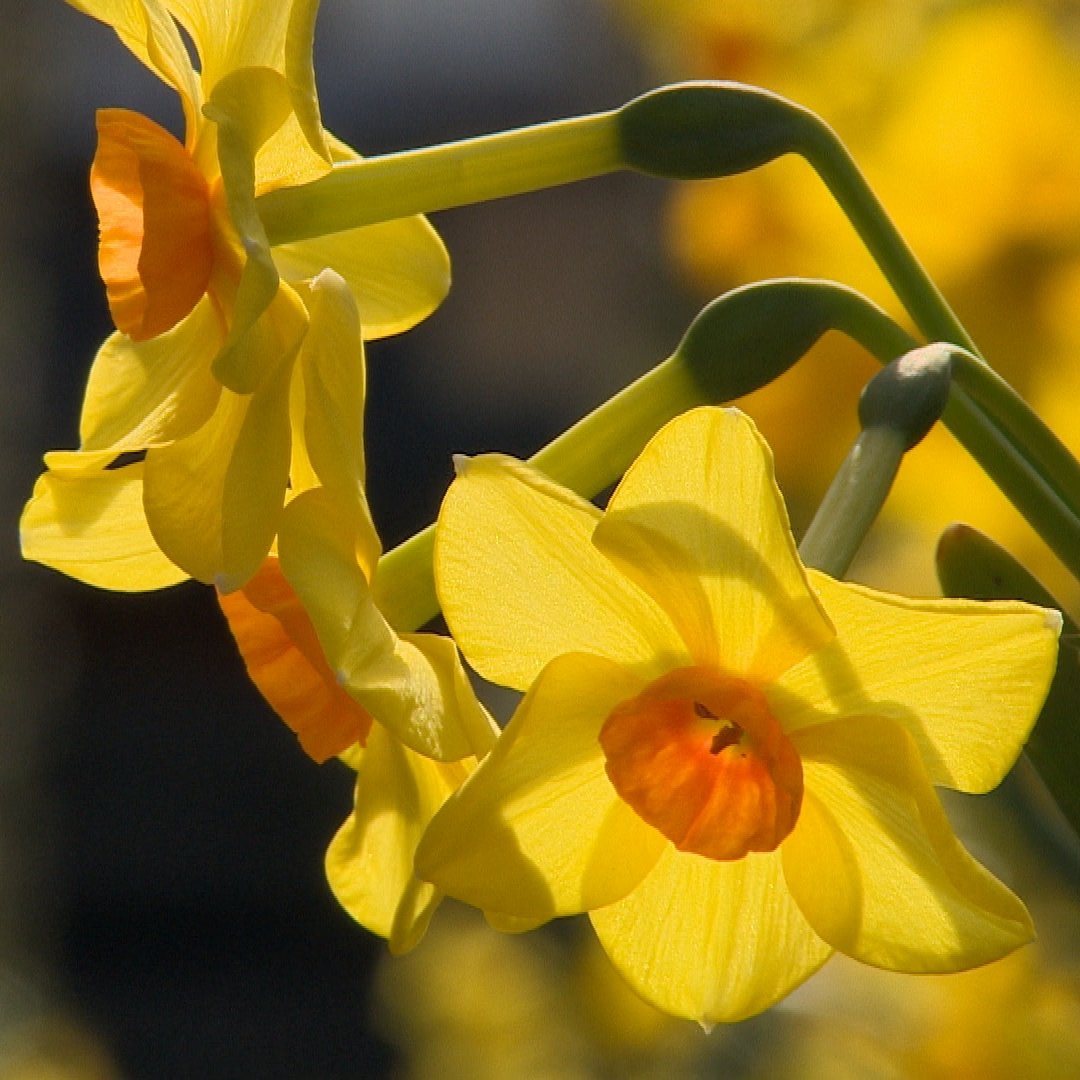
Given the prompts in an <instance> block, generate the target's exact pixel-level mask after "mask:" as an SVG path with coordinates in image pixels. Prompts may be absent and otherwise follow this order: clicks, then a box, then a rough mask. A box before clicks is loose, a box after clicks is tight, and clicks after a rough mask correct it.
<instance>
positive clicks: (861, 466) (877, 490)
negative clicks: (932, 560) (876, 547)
mask: <svg viewBox="0 0 1080 1080" xmlns="http://www.w3.org/2000/svg"><path fill="white" fill-rule="evenodd" d="M903 457H904V437H903V436H902V435H901V434H900V433H899V432H898V431H896V430H895V429H894V428H889V427H882V426H879V427H872V428H868V429H867V430H865V431H862V432H860V433H859V436H858V438H856V440H855V443H854V445H853V446H852V448H851V449H850V450H849V451H848V455H847V457H846V458H844V461H843V463H842V464H841V466H840V468H839V470H838V471H837V473H836V475H835V476H834V477H833V481H832V483H831V484H830V485H829V490H828V491H827V492H826V493H825V498H824V499H822V500H821V505H820V506H819V507H818V509H817V513H816V514H815V515H814V520H813V521H812V522H811V523H810V527H809V528H808V529H807V530H806V533H805V534H804V536H803V538H802V542H801V543H800V544H799V556H800V557H801V558H802V561H803V562H804V563H805V564H806V565H807V566H812V567H813V568H814V569H815V570H823V571H824V572H825V573H826V574H828V575H829V576H830V577H834V578H842V577H843V576H844V574H846V573H847V570H848V567H849V566H850V565H851V560H852V559H854V558H855V553H856V552H857V551H858V550H859V546H860V545H861V544H862V542H863V539H864V538H865V536H866V534H867V533H868V532H869V531H870V526H871V525H873V523H874V520H875V519H876V518H877V516H878V512H879V511H880V510H881V507H882V505H883V504H884V502H885V498H886V496H887V495H888V494H889V490H890V489H891V488H892V484H893V480H895V479H896V473H897V470H898V469H899V468H900V462H901V461H902V460H903Z"/></svg>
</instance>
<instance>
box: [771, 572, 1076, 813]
mask: <svg viewBox="0 0 1080 1080" xmlns="http://www.w3.org/2000/svg"><path fill="white" fill-rule="evenodd" d="M811 580H812V582H813V584H814V588H815V589H816V590H817V592H818V593H819V595H820V596H821V599H822V601H823V602H824V604H825V608H826V610H827V611H828V612H829V616H830V617H831V618H832V620H833V622H834V624H835V625H836V628H837V637H836V640H835V641H834V642H832V643H831V644H830V645H829V646H828V647H827V648H825V649H823V650H822V651H821V652H819V653H818V654H816V655H815V656H812V657H810V658H809V659H807V660H806V661H804V662H803V663H801V664H799V665H798V666H797V667H795V668H792V669H791V670H790V671H788V672H787V673H785V675H784V676H783V678H781V679H780V680H779V682H778V683H777V685H776V686H774V687H772V688H770V690H769V697H770V700H771V701H772V702H773V705H774V707H775V709H776V712H777V715H778V716H779V717H780V720H781V723H782V724H783V726H784V727H785V729H787V730H789V731H791V730H795V729H796V728H798V727H801V726H804V725H812V724H818V723H820V722H821V721H822V720H823V719H826V718H828V717H833V716H836V717H842V716H852V715H865V714H871V713H872V714H874V715H877V716H889V717H891V718H892V719H894V720H896V721H898V722H899V723H901V724H902V725H903V726H904V727H905V728H907V730H908V731H909V732H910V734H911V735H912V736H913V738H914V739H915V742H916V744H917V745H918V747H919V750H920V753H921V755H922V759H923V762H924V763H925V765H926V768H927V770H928V771H929V775H930V780H931V781H932V782H933V783H935V784H942V785H946V786H949V787H955V788H959V789H961V790H962V791H969V792H984V791H989V790H990V789H991V788H993V787H995V786H996V785H997V784H998V783H999V782H1000V781H1001V779H1002V777H1003V776H1004V775H1005V773H1006V772H1007V771H1008V770H1009V769H1010V768H1011V767H1012V765H1013V763H1014V762H1015V761H1016V758H1017V756H1018V755H1019V753H1020V750H1021V748H1022V747H1023V745H1024V742H1025V741H1026V739H1027V737H1028V734H1029V732H1030V731H1031V728H1032V726H1033V725H1034V723H1035V719H1036V717H1037V716H1038V713H1039V709H1040V708H1041V706H1042V702H1043V698H1044V697H1045V696H1046V692H1047V689H1048V687H1049V685H1050V680H1051V678H1052V677H1053V674H1054V668H1055V665H1056V660H1057V638H1058V633H1059V631H1060V619H1059V618H1058V616H1057V613H1056V612H1046V611H1044V610H1043V609H1041V608H1035V607H1031V606H1029V605H1027V604H1020V603H1011V602H1003V603H976V602H974V601H970V600H908V599H905V598H902V597H897V596H890V595H887V594H884V593H878V592H874V591H873V590H871V589H866V588H863V587H861V586H857V585H852V584H850V583H848V582H836V581H833V580H832V579H831V578H828V577H826V576H825V575H824V574H818V573H813V572H812V575H811Z"/></svg>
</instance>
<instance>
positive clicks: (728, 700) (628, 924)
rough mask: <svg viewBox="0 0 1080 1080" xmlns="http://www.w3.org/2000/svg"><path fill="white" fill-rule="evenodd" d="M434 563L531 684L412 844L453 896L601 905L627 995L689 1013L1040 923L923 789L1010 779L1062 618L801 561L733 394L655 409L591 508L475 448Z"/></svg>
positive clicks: (484, 642)
mask: <svg viewBox="0 0 1080 1080" xmlns="http://www.w3.org/2000/svg"><path fill="white" fill-rule="evenodd" d="M436 582H437V585H438V588H439V595H440V598H441V600H442V603H443V609H444V612H445V614H446V618H447V622H448V624H449V626H450V628H451V630H452V631H453V633H454V635H455V637H456V638H457V640H458V642H459V643H460V645H461V647H462V650H463V652H464V654H465V657H466V658H467V659H468V660H469V661H470V663H472V664H473V665H474V666H475V667H476V669H477V670H478V671H479V672H480V673H481V674H483V675H484V676H486V677H487V678H489V679H492V680H494V681H496V682H499V683H503V684H506V685H509V686H512V687H516V688H519V689H522V690H525V689H527V690H528V692H527V694H526V696H525V698H524V699H523V701H522V703H521V705H520V706H519V708H518V710H517V712H516V714H515V715H514V717H513V719H512V720H511V721H510V723H509V725H508V727H507V728H506V730H505V731H504V733H503V734H502V735H501V736H500V738H499V741H498V743H497V744H496V746H495V748H494V750H493V751H492V752H491V753H490V754H489V755H488V756H487V757H486V758H485V759H484V761H483V762H481V764H480V765H479V767H478V768H477V769H476V771H475V772H474V773H473V774H472V775H471V776H470V778H469V779H468V780H467V781H466V782H465V784H464V785H463V786H462V787H461V789H460V790H459V791H458V792H457V793H456V794H455V795H453V796H452V797H451V798H450V799H449V800H448V802H447V803H446V805H445V806H444V807H443V809H442V810H441V811H440V812H439V813H438V814H437V815H436V816H435V818H434V819H433V821H432V823H431V825H430V826H429V828H428V830H427V833H426V834H425V836H424V839H423V840H422V842H421V844H420V847H419V849H418V851H417V858H416V865H417V870H418V873H419V874H420V876H421V877H423V878H424V879H426V880H429V881H431V882H433V883H434V884H436V885H437V886H438V887H439V888H441V889H443V890H445V891H446V892H447V893H448V894H449V895H451V896H455V897H458V898H460V899H463V900H465V901H467V902H469V903H472V904H475V905H476V906H478V907H481V908H483V909H484V910H485V911H489V912H493V913H496V914H499V913H501V914H503V915H505V916H507V917H512V918H516V919H519V920H524V921H526V922H528V921H531V922H534V923H535V922H540V921H543V920H545V919H548V918H551V917H553V916H560V915H569V914H574V913H578V912H588V913H589V915H590V918H591V920H592V923H593V926H594V927H595V929H596V932H597V934H598V935H599V938H600V940H601V942H602V944H603V946H604V948H605V949H606V951H607V952H608V954H609V956H610V957H611V958H612V960H613V961H614V963H615V965H616V966H617V967H618V968H619V970H620V971H621V972H622V973H623V974H624V975H625V976H626V978H627V979H628V980H629V981H630V982H631V984H632V985H633V986H634V987H635V988H636V989H637V990H638V991H639V992H640V993H641V994H642V995H643V996H644V997H646V998H647V999H649V1000H650V1001H652V1002H653V1003H655V1004H656V1005H658V1006H660V1007H661V1008H663V1009H665V1010H667V1011H669V1012H672V1013H675V1014H677V1015H681V1016H685V1017H691V1018H694V1019H696V1020H698V1021H699V1022H701V1023H703V1024H706V1025H708V1024H712V1023H715V1022H719V1021H734V1020H738V1019H740V1018H742V1017H746V1016H749V1015H752V1014H754V1013H758V1012H760V1011H761V1010H763V1009H765V1008H767V1007H768V1006H770V1005H771V1004H773V1003H774V1002H776V1001H777V1000H779V999H780V998H781V997H783V996H784V995H785V994H787V993H788V992H789V991H791V990H792V989H793V988H794V987H795V986H797V985H798V984H800V983H801V982H802V981H803V980H805V979H806V978H808V977H809V976H810V975H811V974H812V973H813V972H814V971H816V970H817V969H818V968H819V967H820V966H821V965H822V964H823V963H824V962H825V961H826V960H827V959H828V957H829V956H830V954H831V953H832V952H833V951H834V950H839V951H841V952H843V953H846V954H847V955H849V956H852V957H854V958H856V959H858V960H861V961H863V962H865V963H867V964H872V965H875V966H879V967H885V968H890V969H893V970H897V971H904V972H943V971H956V970H959V969H963V968H968V967H972V966H975V965H978V964H983V963H986V962H988V961H991V960H994V959H997V958H999V957H1001V956H1003V955H1005V954H1006V953H1008V952H1009V951H1010V950H1012V949H1015V948H1016V947H1017V946H1019V945H1021V944H1023V943H1025V942H1027V941H1028V940H1030V939H1031V937H1032V935H1033V928H1032V923H1031V920H1030V918H1029V916H1028V913H1027V911H1026V909H1025V908H1024V905H1023V904H1022V903H1021V901H1020V900H1019V899H1017V898H1016V897H1015V896H1014V895H1013V894H1012V893H1011V892H1010V891H1009V890H1008V889H1007V888H1006V887H1005V886H1004V885H1002V884H1001V883H1000V882H999V881H998V880H996V879H995V878H994V877H993V876H991V875H990V874H989V873H988V872H987V871H986V870H985V869H984V868H983V867H982V866H981V865H980V864H979V863H977V862H976V861H975V860H974V859H973V858H972V857H971V856H970V855H969V854H968V853H967V852H966V851H965V849H964V848H963V847H962V845H961V844H960V842H959V841H958V840H957V838H956V836H955V835H954V833H953V831H952V829H951V827H950V825H949V822H948V820H947V818H946V816H945V814H944V811H943V810H942V807H941V805H940V803H939V801H938V798H937V796H936V794H935V791H934V786H935V785H940V786H944V787H950V788H956V789H959V790H961V791H966V792H985V791H988V790H989V789H991V788H993V787H994V786H995V785H996V784H997V783H998V782H999V781H1000V780H1001V778H1002V777H1003V775H1004V774H1005V772H1006V771H1007V770H1008V768H1009V767H1010V766H1011V764H1012V763H1013V761H1015V759H1016V757H1017V755H1018V754H1019V752H1020V749H1021V747H1022V746H1023V744H1024V741H1025V739H1026V738H1027V735H1028V733H1029V731H1030V730H1031V727H1032V724H1033V723H1034V720H1035V717H1036V715H1037V714H1038V710H1039V707H1040V705H1041V703H1042V700H1043V697H1044V695H1045V693H1046V690H1047V687H1048V685H1049V681H1050V678H1051V676H1052V674H1053V670H1054V665H1055V657H1056V641H1057V636H1058V633H1059V630H1060V625H1061V622H1060V616H1059V615H1058V613H1056V612H1049V611H1046V610H1043V609H1041V608H1035V607H1031V606H1028V605H1024V604H1020V603H1011V602H1010V603H994V604H979V603H975V602H969V601H963V602H959V601H952V600H910V599H904V598H899V597H895V596H890V595H886V594H882V593H878V592H875V591H872V590H870V589H867V588H863V587H860V586H857V585H854V584H849V583H845V582H839V581H835V580H833V579H831V578H829V577H827V576H826V575H824V574H821V573H818V572H815V571H813V570H807V569H806V568H804V566H803V565H802V563H801V561H800V559H799V557H798V553H797V551H796V548H795V544H794V540H793V538H792V534H791V531H790V528H789V526H788V521H787V515H786V512H785V509H784V505H783V501H782V499H781V497H780V494H779V491H778V490H777V488H776V485H775V481H774V478H773V472H772V460H771V455H770V453H769V450H768V447H767V446H766V445H765V443H764V442H763V440H762V439H761V438H760V436H759V435H758V434H757V432H756V430H755V429H754V427H753V425H752V424H751V423H750V421H749V420H748V419H747V418H746V417H744V416H743V415H742V414H740V413H738V412H736V411H733V410H723V409H698V410H695V411H692V412H690V413H687V414H685V415H684V416H682V417H680V418H678V419H676V420H674V421H672V422H671V423H670V424H669V425H667V426H666V427H665V428H664V429H662V430H661V431H660V432H659V433H658V434H657V435H656V437H655V438H654V439H653V440H652V442H650V443H649V445H648V446H647V447H646V448H645V450H644V451H643V452H642V454H641V456H640V457H639V458H638V460H637V462H636V463H635V464H634V465H633V466H632V467H631V468H630V470H629V471H628V473H627V474H626V476H625V478H624V479H623V481H622V483H621V484H620V485H619V487H618V488H617V490H616V492H615V494H614V495H613V496H612V498H611V500H610V503H609V505H608V508H607V510H606V512H605V513H603V514H601V513H600V512H599V511H597V510H596V509H595V508H594V507H592V506H591V505H590V504H587V503H585V502H583V501H581V500H579V499H578V498H577V497H575V496H572V495H570V494H569V493H568V492H566V491H565V490H563V489H561V488H558V487H556V486H555V485H554V484H552V483H551V482H550V481H548V480H546V479H545V478H544V477H542V476H541V475H539V474H537V473H536V472H534V471H533V470H530V469H529V468H528V467H526V466H524V465H522V464H520V463H517V462H513V461H511V460H510V459H506V458H502V457H496V456H485V457H480V458H475V459H472V460H470V461H466V462H463V463H462V464H461V466H460V468H459V475H458V477H457V479H456V480H455V481H454V483H453V485H452V486H451V488H450V491H449V493H448V494H447V497H446V500H445V502H444V505H443V508H442V511H441V514H440V518H439V524H438V534H437V541H436Z"/></svg>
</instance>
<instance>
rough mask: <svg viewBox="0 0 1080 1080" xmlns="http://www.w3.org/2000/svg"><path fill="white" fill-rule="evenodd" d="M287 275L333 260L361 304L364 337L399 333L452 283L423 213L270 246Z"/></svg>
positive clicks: (304, 274)
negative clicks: (417, 215)
mask: <svg viewBox="0 0 1080 1080" xmlns="http://www.w3.org/2000/svg"><path fill="white" fill-rule="evenodd" d="M274 259H275V261H276V262H277V264H278V267H279V269H280V270H281V273H282V275H283V276H284V277H285V278H286V279H287V280H289V281H300V280H304V279H307V278H310V277H313V276H314V275H315V274H316V273H318V272H319V271H320V270H321V269H322V268H323V267H325V266H332V267H333V268H334V269H335V270H336V271H337V272H338V273H339V274H340V275H341V276H342V277H343V278H344V279H345V280H346V281H347V282H348V284H349V288H350V289H352V291H353V294H354V296H355V297H356V301H357V304H358V305H359V307H360V323H361V326H362V329H363V333H364V338H365V340H368V341H371V340H373V339H375V338H382V337H387V336H388V335H390V334H399V333H402V332H403V331H405V330H408V329H410V328H411V327H413V326H415V325H416V324H417V323H418V322H420V321H421V320H422V319H425V318H426V317H427V316H428V315H430V314H431V312H432V311H434V310H435V308H437V307H438V306H439V304H441V303H442V301H443V299H444V298H445V296H446V293H447V291H448V290H449V288H450V259H449V256H448V255H447V253H446V248H445V247H444V246H443V242H442V240H440V239H439V235H438V233H436V232H435V230H434V229H433V228H432V227H431V225H430V224H429V223H428V221H427V219H426V218H422V217H412V218H402V219H400V220H398V221H387V222H383V223H381V224H378V225H366V226H364V227H363V228H360V229H349V230H348V231H346V232H341V233H332V234H331V235H329V236H321V237H318V238H316V239H312V240H303V241H300V242H298V243H295V244H282V245H281V246H280V247H275V248H274Z"/></svg>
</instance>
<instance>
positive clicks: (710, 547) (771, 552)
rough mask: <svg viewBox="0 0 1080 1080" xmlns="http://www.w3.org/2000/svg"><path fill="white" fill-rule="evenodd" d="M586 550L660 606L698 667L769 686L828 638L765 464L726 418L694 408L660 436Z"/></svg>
mask: <svg viewBox="0 0 1080 1080" xmlns="http://www.w3.org/2000/svg"><path fill="white" fill-rule="evenodd" d="M594 542H595V544H596V545H597V547H598V548H599V549H600V550H601V551H603V552H604V554H605V555H607V556H608V557H609V558H610V559H612V561H613V562H614V563H615V564H616V565H617V566H618V567H619V568H620V570H622V571H623V572H624V573H625V574H627V576H629V577H630V578H631V579H632V580H633V581H635V582H636V583H637V584H638V585H640V586H641V588H643V589H645V590H646V591H647V592H648V593H649V595H650V596H652V598H653V599H654V600H655V601H656V602H657V603H658V604H660V605H661V606H662V607H663V608H664V610H665V611H666V612H667V613H668V615H669V616H670V617H671V620H672V622H674V623H675V625H676V626H677V627H678V628H679V631H680V632H681V634H682V637H683V640H684V641H685V642H686V644H687V646H688V647H689V649H690V652H691V654H692V655H693V657H694V660H695V661H696V662H697V663H698V664H703V665H709V666H713V667H716V668H719V669H721V670H723V671H728V672H732V673H734V674H737V675H748V676H752V677H754V678H757V679H761V680H767V679H772V678H775V677H776V676H777V675H779V674H780V673H781V672H783V671H785V670H786V669H787V668H789V667H790V666H791V665H792V664H794V663H796V662H797V661H799V660H801V659H803V657H805V656H806V655H807V654H809V653H810V652H813V651H814V650H816V649H818V648H820V647H821V646H822V645H824V644H825V643H826V642H828V641H829V640H830V639H831V638H832V636H833V631H832V627H831V625H830V623H829V620H828V618H827V617H826V615H825V614H824V612H823V611H822V609H821V605H820V603H819V602H818V600H817V597H816V596H815V595H814V593H813V591H812V590H811V588H810V586H809V584H808V582H807V580H806V572H805V571H804V569H803V567H802V563H801V562H800V561H799V557H798V554H797V552H796V550H795V541H794V538H793V537H792V535H791V529H790V527H789V526H788V520H787V511H786V509H785V507H784V502H783V499H782V498H781V496H780V492H779V490H778V489H777V487H776V481H775V480H774V478H773V470H772V454H771V452H770V451H769V448H768V446H767V444H766V443H765V441H764V440H763V439H762V438H761V436H760V435H759V434H758V433H757V429H756V428H755V427H754V426H753V424H752V423H751V421H750V420H749V419H748V418H747V417H745V416H744V415H743V414H742V413H739V412H737V411H735V410H734V409H697V410H694V411H692V412H690V413H687V414H685V415H683V416H680V417H679V418H678V419H677V420H674V421H672V422H671V423H670V424H668V425H667V426H666V427H664V428H663V429H661V431H660V432H659V433H658V434H657V435H656V436H654V438H653V439H652V441H651V442H650V443H649V444H648V445H647V446H646V447H645V449H644V450H643V451H642V452H641V456H640V457H639V458H638V459H637V461H636V462H635V463H634V464H633V465H632V466H631V467H630V469H629V470H628V471H627V473H626V476H625V477H624V478H623V481H622V483H621V484H620V485H619V487H618V488H617V489H616V491H615V494H614V495H612V497H611V501H610V503H609V504H608V510H607V513H606V514H605V515H604V520H603V522H602V523H601V524H600V526H599V527H598V528H597V530H596V535H595V537H594Z"/></svg>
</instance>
